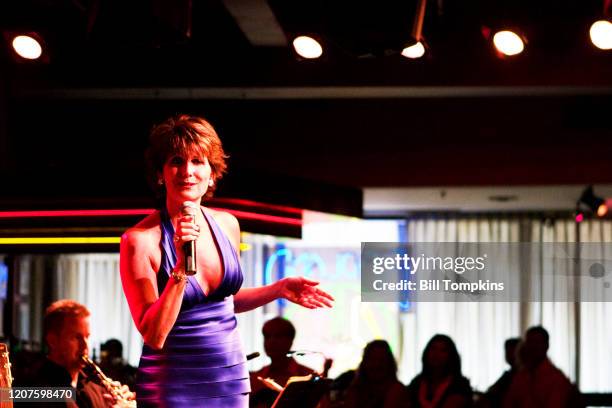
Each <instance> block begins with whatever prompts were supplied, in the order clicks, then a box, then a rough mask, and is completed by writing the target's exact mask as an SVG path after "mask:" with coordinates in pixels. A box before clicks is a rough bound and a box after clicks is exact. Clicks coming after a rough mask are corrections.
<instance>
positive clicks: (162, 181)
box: [157, 178, 164, 186]
mask: <svg viewBox="0 0 612 408" xmlns="http://www.w3.org/2000/svg"><path fill="white" fill-rule="evenodd" d="M157 185H158V186H163V185H164V179H163V178H158V179H157Z"/></svg>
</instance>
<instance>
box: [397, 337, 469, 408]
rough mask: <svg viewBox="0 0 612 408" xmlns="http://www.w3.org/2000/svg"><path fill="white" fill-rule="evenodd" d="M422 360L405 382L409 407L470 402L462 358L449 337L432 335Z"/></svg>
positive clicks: (444, 407)
mask: <svg viewBox="0 0 612 408" xmlns="http://www.w3.org/2000/svg"><path fill="white" fill-rule="evenodd" d="M421 361H422V364H423V366H422V371H421V373H420V374H419V375H417V376H416V377H415V378H414V379H413V380H412V382H411V383H410V385H409V386H408V393H409V395H410V405H409V406H410V407H411V408H412V407H414V408H464V407H469V406H471V404H472V389H471V387H470V382H469V380H468V379H467V378H465V377H464V376H463V375H462V374H461V358H460V357H459V353H458V352H457V347H456V346H455V343H454V342H453V340H452V339H451V338H450V337H448V336H446V335H443V334H436V335H435V336H433V337H432V338H431V340H429V343H427V346H425V350H424V351H423V356H422V359H421Z"/></svg>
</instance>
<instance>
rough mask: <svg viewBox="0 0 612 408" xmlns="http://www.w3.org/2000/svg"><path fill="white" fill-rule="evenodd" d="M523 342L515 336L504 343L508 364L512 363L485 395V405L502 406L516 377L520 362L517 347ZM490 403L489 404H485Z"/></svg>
mask: <svg viewBox="0 0 612 408" xmlns="http://www.w3.org/2000/svg"><path fill="white" fill-rule="evenodd" d="M520 342H521V339H520V338H517V337H513V338H510V339H507V340H506V341H505V343H504V352H505V358H506V362H507V363H508V365H510V369H509V370H506V371H504V373H503V374H502V375H501V377H499V379H498V380H497V381H496V382H495V384H493V385H492V386H491V387H490V388H489V389H488V390H487V392H486V394H485V395H484V397H483V398H484V402H483V406H490V407H501V406H502V404H503V402H504V398H505V396H506V393H507V392H508V389H509V388H510V384H512V380H513V379H514V375H515V374H516V372H517V370H518V362H517V356H516V352H517V348H518V345H519V343H520ZM484 404H488V405H484Z"/></svg>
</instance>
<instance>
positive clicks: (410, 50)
mask: <svg viewBox="0 0 612 408" xmlns="http://www.w3.org/2000/svg"><path fill="white" fill-rule="evenodd" d="M423 55H425V46H424V45H423V43H422V42H421V41H418V42H417V43H416V44H413V45H410V46H408V47H406V48H404V49H403V50H402V56H404V57H406V58H411V59H417V58H421V57H422V56H423Z"/></svg>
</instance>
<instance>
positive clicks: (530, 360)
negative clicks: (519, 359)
mask: <svg viewBox="0 0 612 408" xmlns="http://www.w3.org/2000/svg"><path fill="white" fill-rule="evenodd" d="M548 347H549V336H548V332H547V331H546V329H545V328H544V327H542V326H533V327H530V328H529V329H527V332H526V333H525V343H524V345H523V353H522V355H523V358H524V360H525V361H524V363H525V365H527V366H530V367H535V366H537V365H538V364H540V363H541V362H542V361H544V359H546V354H547V353H548Z"/></svg>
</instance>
